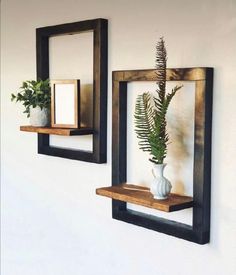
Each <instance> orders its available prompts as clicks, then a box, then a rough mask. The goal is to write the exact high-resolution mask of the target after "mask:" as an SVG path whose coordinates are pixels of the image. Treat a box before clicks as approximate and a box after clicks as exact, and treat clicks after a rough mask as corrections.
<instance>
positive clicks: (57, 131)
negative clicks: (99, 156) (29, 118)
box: [20, 126, 94, 136]
mask: <svg viewBox="0 0 236 275" xmlns="http://www.w3.org/2000/svg"><path fill="white" fill-rule="evenodd" d="M20 130H21V131H25V132H33V133H39V134H48V135H60V136H81V135H92V134H93V133H94V130H93V129H92V128H79V129H66V128H50V127H34V126H20Z"/></svg>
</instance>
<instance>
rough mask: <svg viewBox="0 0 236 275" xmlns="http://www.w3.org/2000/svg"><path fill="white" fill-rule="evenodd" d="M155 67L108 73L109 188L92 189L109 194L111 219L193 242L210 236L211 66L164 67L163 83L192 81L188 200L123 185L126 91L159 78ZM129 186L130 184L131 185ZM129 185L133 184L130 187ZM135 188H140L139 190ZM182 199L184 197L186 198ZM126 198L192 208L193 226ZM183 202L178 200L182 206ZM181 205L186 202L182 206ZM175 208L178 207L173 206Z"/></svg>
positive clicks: (166, 206) (152, 204) (158, 206)
mask: <svg viewBox="0 0 236 275" xmlns="http://www.w3.org/2000/svg"><path fill="white" fill-rule="evenodd" d="M157 75H158V74H157V71H156V70H155V69H151V70H132V71H116V72H113V75H112V77H113V99H112V187H104V188H99V189H97V191H96V192H97V194H98V195H103V196H107V197H110V198H112V217H113V218H114V219H117V220H121V221H124V222H127V223H131V224H135V225H139V226H142V227H145V228H147V229H152V230H155V231H158V232H162V233H165V234H168V235H172V236H175V237H178V238H182V239H185V240H188V241H191V242H195V243H198V244H205V243H208V242H209V239H210V200H211V196H210V190H211V121H212V118H211V117H212V94H213V93H212V87H213V68H181V69H167V75H166V80H167V81H193V82H195V115H194V157H193V198H191V197H187V198H186V197H183V196H180V197H178V203H177V204H176V205H175V206H173V205H171V203H172V202H173V201H174V200H177V198H176V197H174V196H173V195H172V196H170V198H169V199H168V200H166V201H161V202H160V201H157V200H153V199H152V198H151V197H150V193H149V192H148V190H145V194H144V192H143V190H144V189H143V188H140V187H137V186H135V188H137V189H138V190H127V187H129V189H130V185H126V183H127V92H128V85H127V84H128V83H129V82H132V81H158V77H157ZM131 187H132V186H131ZM132 188H134V186H133V187H132ZM139 189H142V191H141V190H139ZM185 199H186V200H185ZM127 202H130V203H134V204H139V205H143V206H146V207H151V208H156V209H159V210H160V209H161V208H162V209H161V210H165V211H166V210H167V211H173V208H172V207H174V208H175V207H176V209H175V210H180V209H183V208H186V207H184V206H186V204H187V207H191V206H192V207H193V216H192V226H191V225H188V224H184V223H180V222H176V221H173V220H169V219H164V218H161V217H158V216H155V215H149V214H146V213H143V212H140V211H134V210H131V209H129V208H128V207H127ZM182 203H183V204H182ZM185 203H186V204H185ZM178 207H179V209H178ZM171 208H172V210H171Z"/></svg>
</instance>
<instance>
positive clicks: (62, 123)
mask: <svg viewBox="0 0 236 275" xmlns="http://www.w3.org/2000/svg"><path fill="white" fill-rule="evenodd" d="M51 90H52V98H51V126H52V127H61V128H78V127H79V126H80V116H79V105H80V104H79V98H80V95H79V94H80V93H79V92H80V81H79V80H51Z"/></svg>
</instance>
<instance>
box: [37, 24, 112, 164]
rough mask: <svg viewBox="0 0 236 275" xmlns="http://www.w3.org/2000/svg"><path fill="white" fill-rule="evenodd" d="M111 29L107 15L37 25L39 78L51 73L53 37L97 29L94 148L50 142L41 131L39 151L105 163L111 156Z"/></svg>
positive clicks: (94, 64)
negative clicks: (108, 53) (55, 144)
mask: <svg viewBox="0 0 236 275" xmlns="http://www.w3.org/2000/svg"><path fill="white" fill-rule="evenodd" d="M107 29H108V21H107V20H106V19H93V20H86V21H80V22H75V23H68V24H62V25H55V26H48V27H43V28H37V29H36V49H37V78H41V79H47V78H48V77H49V38H50V37H51V36H56V35H68V34H73V33H79V32H83V31H93V41H94V46H93V60H94V62H93V79H94V81H93V130H94V133H93V151H92V152H88V151H83V150H74V149H73V150H72V149H65V148H58V147H55V146H50V144H49V135H47V134H38V153H39V154H45V155H50V156H57V157H63V158H69V159H76V160H82V161H87V162H95V163H105V162H106V158H107V43H108V42H107Z"/></svg>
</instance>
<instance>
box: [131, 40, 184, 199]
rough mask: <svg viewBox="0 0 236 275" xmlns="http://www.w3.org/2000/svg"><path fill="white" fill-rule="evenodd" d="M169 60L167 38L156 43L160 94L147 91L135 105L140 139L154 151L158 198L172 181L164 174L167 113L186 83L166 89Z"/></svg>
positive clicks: (154, 191) (154, 190) (154, 183)
mask: <svg viewBox="0 0 236 275" xmlns="http://www.w3.org/2000/svg"><path fill="white" fill-rule="evenodd" d="M166 64H167V52H166V47H165V42H164V40H163V38H160V40H159V41H158V42H157V45H156V69H157V71H156V74H157V79H158V81H157V89H156V96H153V95H151V94H150V93H149V92H145V93H143V94H141V95H139V96H138V97H137V99H136V105H135V113H134V118H135V132H136V134H137V138H138V139H139V140H140V141H139V148H140V149H141V150H143V151H145V152H149V154H150V155H151V157H150V159H149V160H150V161H151V162H152V163H153V165H154V166H153V170H152V172H153V175H154V180H153V181H152V183H151V188H150V191H151V193H152V194H153V196H154V198H155V199H166V198H167V197H168V194H169V193H170V190H171V183H170V182H169V180H168V179H166V178H165V177H164V176H163V170H164V168H165V166H166V164H165V163H164V159H165V157H166V154H167V145H168V143H169V135H168V133H167V129H166V125H167V121H166V114H167V110H168V107H169V105H170V102H171V101H172V99H173V97H174V96H175V94H176V92H177V91H178V90H179V89H180V88H181V87H182V86H175V87H174V88H173V89H172V90H171V91H170V92H169V93H166Z"/></svg>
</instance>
